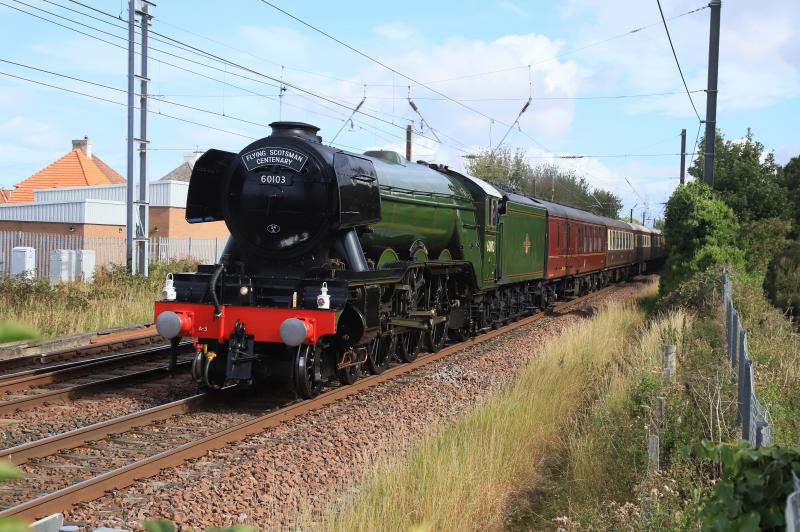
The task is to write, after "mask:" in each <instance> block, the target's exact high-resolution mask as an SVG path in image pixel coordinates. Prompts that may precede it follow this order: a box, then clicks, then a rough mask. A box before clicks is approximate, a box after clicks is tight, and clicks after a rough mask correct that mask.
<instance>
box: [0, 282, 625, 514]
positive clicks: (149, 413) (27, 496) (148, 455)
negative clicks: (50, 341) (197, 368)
mask: <svg viewBox="0 0 800 532" xmlns="http://www.w3.org/2000/svg"><path fill="white" fill-rule="evenodd" d="M613 288H614V287H608V288H605V289H602V290H599V291H597V292H594V293H592V294H589V295H587V296H583V297H580V298H576V299H573V300H570V301H567V302H563V303H559V304H558V305H556V307H555V310H559V311H563V310H567V309H569V308H571V307H574V306H577V305H580V304H583V303H586V302H587V301H589V300H591V299H594V298H596V297H599V296H601V295H603V294H605V293H607V292H608V291H610V290H612V289H613ZM545 316H548V313H538V314H535V315H533V316H530V317H527V318H523V319H520V320H519V321H516V322H513V323H510V324H508V325H505V326H503V327H500V328H498V329H495V330H491V331H488V332H486V333H485V334H483V335H480V336H478V337H475V338H473V339H470V340H467V341H465V342H461V343H459V344H454V345H450V346H447V347H445V348H444V349H442V350H441V351H439V352H438V353H429V354H426V355H424V356H421V357H420V358H418V359H417V360H415V361H413V362H410V363H406V364H397V365H394V366H391V367H390V368H388V369H387V370H386V371H384V372H383V373H382V374H380V375H373V376H368V377H364V378H362V379H360V380H358V381H356V382H355V383H354V384H352V385H349V386H341V387H336V388H332V389H330V390H328V391H325V392H324V393H322V394H320V395H319V396H318V397H316V398H314V399H311V400H306V401H299V400H294V399H290V398H288V397H283V398H281V397H273V398H269V399H263V398H262V399H255V400H254V399H253V396H248V395H244V396H243V395H242V394H243V392H242V391H241V390H240V389H238V388H237V387H229V388H227V389H224V390H222V391H221V393H215V394H199V395H195V396H192V397H188V398H186V399H182V400H179V401H174V402H172V403H167V404H164V405H161V406H158V407H154V408H150V409H147V410H143V411H140V412H136V413H133V414H128V415H126V416H123V417H120V418H117V419H112V420H109V421H104V422H101V423H96V424H94V425H89V426H87V427H83V428H80V429H76V430H73V431H70V432H67V433H63V434H59V435H56V436H51V437H48V438H45V439H42V440H38V441H34V442H30V443H26V444H22V445H19V446H16V447H13V448H9V449H5V450H3V451H0V459H5V460H8V461H10V462H12V463H14V464H15V465H18V466H20V467H21V468H22V469H23V471H25V478H23V479H20V480H16V481H12V482H8V483H6V484H4V485H2V486H0V509H2V511H0V517H7V516H16V517H22V518H26V519H35V518H37V517H40V516H42V515H46V514H49V513H54V512H63V511H65V510H67V509H68V508H70V507H71V506H72V505H74V504H77V503H80V502H85V501H90V500H93V499H96V498H99V497H101V496H102V495H103V494H104V493H105V492H107V491H109V490H112V489H120V488H124V487H126V486H129V485H131V484H132V483H133V482H134V481H135V480H137V479H140V478H144V477H148V476H153V475H156V474H158V473H159V472H160V471H161V470H162V469H165V468H169V467H174V466H177V465H180V464H181V463H183V462H185V461H186V460H189V459H192V458H197V457H200V456H202V455H204V454H205V453H207V452H208V451H210V450H212V449H217V448H221V447H224V446H225V445H227V444H229V443H232V442H235V441H239V440H242V439H244V438H246V437H248V436H250V435H252V434H256V433H259V432H261V431H263V430H265V429H268V428H270V427H275V426H277V425H279V424H280V423H282V422H285V421H288V420H291V419H293V418H296V417H298V416H301V415H303V414H306V413H308V412H310V411H313V410H317V409H319V408H322V407H324V406H326V405H329V404H332V403H335V402H337V401H340V400H342V399H344V398H346V397H349V396H352V395H354V394H357V393H359V392H361V391H362V390H365V389H367V388H371V387H373V386H377V385H379V384H381V383H384V382H387V381H390V380H393V379H396V378H398V377H400V376H401V375H405V374H407V373H409V372H412V371H414V370H416V369H418V368H420V367H423V366H426V365H428V364H431V363H432V362H435V361H437V360H440V359H442V358H445V357H447V356H450V355H452V354H454V353H456V352H458V351H462V350H464V349H468V348H470V347H473V346H476V345H479V344H482V343H484V342H487V341H489V340H491V339H493V338H496V337H498V336H500V335H503V334H505V333H508V332H510V331H512V330H514V329H517V328H520V327H524V326H526V325H529V324H531V323H533V322H535V321H538V320H540V319H542V318H544V317H545ZM287 403H288V404H287ZM231 406H234V407H235V410H231V409H230V407H231ZM226 408H227V409H228V410H227V411H226V412H225V413H226V416H225V417H224V418H223V417H222V416H219V415H217V414H218V413H219V412H220V409H223V410H224V409H226Z"/></svg>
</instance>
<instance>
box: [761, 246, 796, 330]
mask: <svg viewBox="0 0 800 532" xmlns="http://www.w3.org/2000/svg"><path fill="white" fill-rule="evenodd" d="M764 289H765V290H766V292H767V295H768V296H769V299H770V301H772V304H773V305H775V306H776V307H778V308H781V309H787V310H788V311H789V312H790V313H791V314H793V315H795V316H796V315H798V309H800V242H793V243H792V245H790V246H789V247H788V248H787V249H786V250H785V251H784V252H783V253H781V254H780V255H778V256H777V257H775V258H774V259H773V260H772V262H771V263H770V264H769V268H768V269H767V275H766V277H765V279H764Z"/></svg>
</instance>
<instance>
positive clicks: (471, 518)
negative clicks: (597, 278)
mask: <svg viewBox="0 0 800 532" xmlns="http://www.w3.org/2000/svg"><path fill="white" fill-rule="evenodd" d="M649 292H650V293H654V292H655V287H651V288H650V289H649ZM667 331H670V334H673V335H674V334H679V332H678V331H677V330H676V329H675V327H674V323H673V322H672V321H669V320H664V321H663V322H659V325H658V326H655V325H651V326H649V327H645V325H644V312H643V311H642V310H641V309H640V308H638V307H637V306H635V305H624V306H612V307H609V308H607V309H605V310H603V311H601V312H599V313H598V314H597V315H596V317H595V318H594V319H593V320H591V321H589V322H584V323H582V324H579V325H578V326H576V327H574V328H572V329H571V330H569V331H567V332H565V333H564V334H563V335H561V336H559V337H557V338H554V339H553V340H551V341H550V343H549V344H548V346H546V348H545V349H544V350H543V354H542V355H541V356H540V357H538V358H537V359H536V360H534V361H533V362H532V363H531V364H530V365H529V366H528V367H527V368H526V369H525V371H523V372H522V373H521V375H520V377H519V378H518V380H517V381H516V382H515V383H514V384H513V385H512V386H510V387H509V388H508V389H507V390H505V391H503V392H501V393H499V394H497V395H495V396H493V397H491V398H489V399H488V400H487V401H486V403H484V404H483V405H482V406H480V407H478V408H477V409H476V410H474V411H472V412H470V413H468V414H466V415H464V416H462V417H460V418H459V419H457V420H456V421H455V422H454V423H452V424H451V425H449V426H448V427H446V428H445V429H444V430H443V431H441V432H439V433H437V434H431V435H429V436H427V437H426V438H425V439H424V441H423V442H422V443H421V445H419V446H418V447H417V448H416V449H414V450H412V451H411V452H410V453H409V454H408V455H407V456H405V457H403V458H398V459H394V460H391V459H390V460H387V461H386V462H384V463H382V464H379V465H378V466H377V467H376V468H375V470H374V473H373V474H371V475H370V476H369V477H368V478H367V479H366V481H365V482H364V483H363V485H362V487H361V489H360V490H359V491H358V493H357V494H356V495H355V496H354V497H352V498H350V499H347V500H345V501H344V502H343V503H342V504H341V507H340V509H339V510H338V511H337V512H336V513H335V514H334V515H333V516H331V517H330V518H329V519H328V521H327V522H326V523H324V525H325V528H327V529H329V530H348V531H349V530H403V529H405V530H462V529H465V528H467V529H480V530H486V529H499V528H503V527H505V526H507V524H508V523H507V515H508V510H509V507H510V506H513V505H515V504H516V502H517V501H518V499H519V497H520V494H521V493H522V492H523V491H525V490H526V487H530V486H534V485H540V484H542V483H543V482H544V481H545V480H546V478H547V476H548V475H549V474H551V473H552V471H553V469H554V468H556V467H557V466H558V460H559V456H563V452H564V450H565V449H567V450H568V451H567V452H568V453H569V455H570V457H571V458H570V459H569V461H568V462H569V463H568V465H567V467H568V468H569V469H570V471H571V475H573V476H574V478H576V479H584V480H588V479H589V478H591V482H595V481H596V480H595V479H596V478H597V477H598V475H599V474H600V473H598V471H597V467H598V464H597V460H596V459H595V458H594V456H593V454H592V449H594V447H595V445H594V442H593V441H592V435H591V434H590V433H589V432H582V431H581V430H580V429H579V427H580V426H581V425H582V423H583V422H586V421H587V420H593V419H595V417H596V416H600V417H602V416H606V415H613V410H614V409H616V408H618V406H617V405H619V404H622V403H624V402H625V400H624V398H625V397H627V395H628V392H629V391H630V390H632V389H635V388H636V386H638V385H639V384H640V382H641V381H642V379H643V378H644V376H645V375H650V376H651V377H652V375H653V373H654V371H655V372H657V368H658V367H659V360H660V359H659V357H660V345H661V341H662V340H663V337H664V335H665V334H667ZM653 368H656V369H653ZM602 467H607V468H609V469H616V468H615V466H614V465H613V464H612V463H608V464H603V465H602ZM634 476H635V475H634ZM582 484H583V485H581V486H579V485H578V483H575V484H574V489H577V490H585V489H589V490H592V489H597V487H590V486H588V485H587V484H586V482H584V483H582ZM601 489H602V486H601ZM535 496H538V495H535Z"/></svg>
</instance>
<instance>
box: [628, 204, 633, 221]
mask: <svg viewBox="0 0 800 532" xmlns="http://www.w3.org/2000/svg"><path fill="white" fill-rule="evenodd" d="M629 220H630V221H631V222H633V207H631V217H630V218H629Z"/></svg>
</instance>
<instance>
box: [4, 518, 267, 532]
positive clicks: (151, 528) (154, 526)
mask: <svg viewBox="0 0 800 532" xmlns="http://www.w3.org/2000/svg"><path fill="white" fill-rule="evenodd" d="M142 527H144V529H145V531H146V532H175V530H176V529H175V525H174V524H173V523H172V522H171V521H167V520H166V519H155V520H149V521H145V522H144V523H142ZM0 532H3V531H2V530H0ZM206 532H256V528H255V527H252V526H250V525H233V526H229V527H225V528H217V527H214V528H208V529H206Z"/></svg>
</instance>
